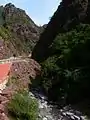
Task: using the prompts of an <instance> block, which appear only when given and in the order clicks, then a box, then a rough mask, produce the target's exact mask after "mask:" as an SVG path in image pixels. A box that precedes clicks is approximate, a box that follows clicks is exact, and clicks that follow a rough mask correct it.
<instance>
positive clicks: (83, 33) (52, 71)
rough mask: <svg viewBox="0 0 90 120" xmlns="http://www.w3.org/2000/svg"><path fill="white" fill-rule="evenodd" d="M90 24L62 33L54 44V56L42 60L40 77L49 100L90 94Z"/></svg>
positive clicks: (64, 100)
mask: <svg viewBox="0 0 90 120" xmlns="http://www.w3.org/2000/svg"><path fill="white" fill-rule="evenodd" d="M89 46H90V25H88V24H80V25H79V26H77V27H76V28H75V29H72V30H71V31H69V32H66V33H60V34H59V35H57V37H56V38H55V40H54V42H53V43H52V45H51V46H50V48H49V49H50V52H51V55H50V56H49V57H48V58H47V59H46V60H45V61H44V62H42V63H41V65H42V72H41V76H38V77H37V78H36V80H37V79H38V80H39V83H38V84H39V85H40V86H42V88H43V89H44V91H45V93H46V94H47V95H48V97H49V99H52V100H54V101H59V102H60V103H61V104H64V105H65V104H67V103H76V102H79V101H80V100H83V99H86V98H89V97H90V94H89V91H90V86H89V85H90V47H89Z"/></svg>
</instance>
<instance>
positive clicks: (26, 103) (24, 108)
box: [7, 91, 38, 120]
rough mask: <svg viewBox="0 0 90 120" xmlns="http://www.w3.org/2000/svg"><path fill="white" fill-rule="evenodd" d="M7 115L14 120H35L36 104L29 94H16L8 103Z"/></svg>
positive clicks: (36, 115)
mask: <svg viewBox="0 0 90 120" xmlns="http://www.w3.org/2000/svg"><path fill="white" fill-rule="evenodd" d="M7 107H8V111H9V114H10V115H11V116H12V117H14V118H15V119H16V120H36V119H37V117H38V104H37V101H36V100H35V99H32V98H31V97H30V96H29V93H28V92H26V91H24V92H23V93H16V94H15V95H14V96H13V98H12V100H11V101H10V102H9V103H8V106H7Z"/></svg>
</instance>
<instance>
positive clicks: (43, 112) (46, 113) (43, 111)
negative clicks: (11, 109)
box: [30, 89, 89, 120]
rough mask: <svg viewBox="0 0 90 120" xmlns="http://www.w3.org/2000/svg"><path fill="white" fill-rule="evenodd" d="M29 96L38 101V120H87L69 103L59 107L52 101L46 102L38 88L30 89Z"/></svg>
mask: <svg viewBox="0 0 90 120" xmlns="http://www.w3.org/2000/svg"><path fill="white" fill-rule="evenodd" d="M30 96H31V97H32V98H35V99H37V101H38V104H39V116H38V120H89V119H87V117H86V116H84V115H82V113H81V112H80V111H78V110H75V109H72V107H71V106H70V105H69V106H65V107H63V108H59V107H58V105H55V104H54V103H53V102H52V101H49V103H48V99H47V97H46V96H45V95H44V94H43V93H42V92H40V91H38V89H33V90H31V92H30ZM51 103H52V104H51Z"/></svg>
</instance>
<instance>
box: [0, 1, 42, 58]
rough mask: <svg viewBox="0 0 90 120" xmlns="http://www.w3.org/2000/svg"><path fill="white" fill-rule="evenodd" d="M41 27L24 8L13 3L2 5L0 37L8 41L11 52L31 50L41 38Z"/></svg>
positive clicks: (0, 7) (27, 51) (0, 11)
mask: <svg viewBox="0 0 90 120" xmlns="http://www.w3.org/2000/svg"><path fill="white" fill-rule="evenodd" d="M41 28H42V27H39V26H37V25H36V24H35V23H34V22H33V21H32V19H31V18H30V17H29V16H28V15H27V14H26V12H25V11H24V10H22V9H20V8H16V7H15V6H14V5H13V4H11V3H9V4H6V5H5V6H4V7H3V6H0V37H1V38H2V39H3V40H4V43H6V42H7V41H8V43H9V47H10V49H11V51H12V50H13V52H11V53H13V54H16V55H18V54H19V55H20V54H28V53H29V52H31V51H32V49H33V47H34V46H35V44H36V42H37V41H38V39H39V36H40V32H41V30H42V29H41ZM16 51H17V52H16ZM8 57H9V56H8Z"/></svg>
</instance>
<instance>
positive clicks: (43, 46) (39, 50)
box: [32, 0, 90, 62]
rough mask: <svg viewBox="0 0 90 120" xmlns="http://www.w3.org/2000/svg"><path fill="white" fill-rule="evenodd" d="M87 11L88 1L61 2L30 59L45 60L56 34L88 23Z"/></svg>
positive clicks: (71, 0)
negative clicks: (82, 23)
mask: <svg viewBox="0 0 90 120" xmlns="http://www.w3.org/2000/svg"><path fill="white" fill-rule="evenodd" d="M89 11H90V10H89V1H88V0H63V1H62V2H61V3H60V5H59V6H58V9H57V11H56V12H55V13H54V15H53V17H52V18H51V20H50V22H49V23H48V25H47V27H46V29H45V31H44V32H43V33H42V34H41V36H40V39H39V41H38V43H37V44H36V46H35V48H34V50H33V52H32V58H34V59H35V60H37V61H38V62H40V61H43V60H45V59H46V58H47V57H48V55H50V52H49V46H50V45H51V44H52V42H53V40H54V39H55V37H56V36H57V34H58V33H60V32H66V31H68V30H70V29H72V28H74V27H75V26H76V25H77V24H79V23H81V22H87V23H88V22H89V19H90V17H89V16H90V15H89Z"/></svg>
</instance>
